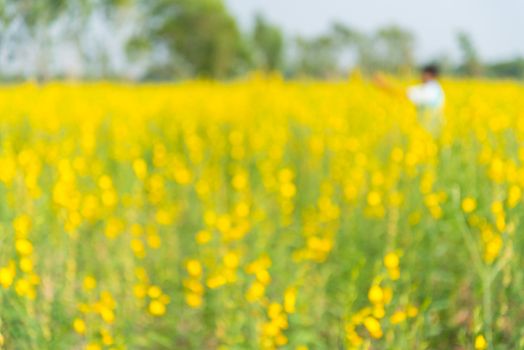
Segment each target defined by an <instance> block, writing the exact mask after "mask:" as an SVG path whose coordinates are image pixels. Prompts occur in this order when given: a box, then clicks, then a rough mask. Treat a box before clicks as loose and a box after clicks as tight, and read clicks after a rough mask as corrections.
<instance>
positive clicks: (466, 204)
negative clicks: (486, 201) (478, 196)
mask: <svg viewBox="0 0 524 350" xmlns="http://www.w3.org/2000/svg"><path fill="white" fill-rule="evenodd" d="M476 208H477V201H476V200H475V199H474V198H472V197H466V198H464V199H463V200H462V210H463V211H464V212H465V213H466V214H469V213H471V212H473V211H474V210H475V209H476Z"/></svg>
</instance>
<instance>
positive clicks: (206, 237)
mask: <svg viewBox="0 0 524 350" xmlns="http://www.w3.org/2000/svg"><path fill="white" fill-rule="evenodd" d="M196 241H197V243H198V244H206V243H208V242H209V241H211V233H209V231H206V230H201V231H198V232H197V234H196Z"/></svg>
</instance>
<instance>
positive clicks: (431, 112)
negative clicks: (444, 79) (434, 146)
mask: <svg viewBox="0 0 524 350" xmlns="http://www.w3.org/2000/svg"><path fill="white" fill-rule="evenodd" d="M438 77H439V69H438V67H437V66H436V65H433V64H430V65H427V66H425V67H424V68H422V71H421V83H420V84H418V85H413V86H410V87H408V88H407V90H406V92H405V95H404V94H402V95H404V96H405V97H407V99H408V100H409V101H411V102H412V103H413V104H414V105H415V107H416V108H417V116H418V121H419V123H420V124H421V125H422V127H423V128H424V129H426V131H428V132H429V133H430V134H431V135H433V137H435V138H436V137H438V136H439V135H440V133H441V131H442V127H443V125H444V116H443V109H444V102H445V94H444V90H443V89H442V86H441V85H440V83H439V81H438ZM374 81H375V84H376V85H377V86H379V87H381V88H383V89H385V90H387V91H390V92H394V91H395V89H394V88H393V86H392V84H391V83H389V82H388V81H387V80H386V79H385V78H384V77H383V76H382V75H377V76H375V79H374Z"/></svg>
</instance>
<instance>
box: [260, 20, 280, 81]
mask: <svg viewBox="0 0 524 350" xmlns="http://www.w3.org/2000/svg"><path fill="white" fill-rule="evenodd" d="M252 43H253V49H254V50H253V51H254V63H255V67H256V68H257V69H261V70H263V71H266V72H271V71H276V70H279V69H282V64H283V60H284V37H283V35H282V31H281V30H280V28H278V27H277V26H275V25H272V24H271V23H269V22H268V21H267V20H266V19H265V18H264V17H263V16H262V15H260V14H258V15H257V16H256V17H255V26H254V28H253V33H252Z"/></svg>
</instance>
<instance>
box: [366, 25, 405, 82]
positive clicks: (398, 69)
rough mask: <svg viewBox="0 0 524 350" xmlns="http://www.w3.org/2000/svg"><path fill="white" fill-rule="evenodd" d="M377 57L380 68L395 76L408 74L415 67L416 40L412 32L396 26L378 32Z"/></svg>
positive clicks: (375, 43) (376, 41)
mask: <svg viewBox="0 0 524 350" xmlns="http://www.w3.org/2000/svg"><path fill="white" fill-rule="evenodd" d="M374 41H375V42H374V50H375V57H376V58H377V61H378V62H379V65H380V68H381V69H383V70H386V71H388V72H391V73H395V74H407V73H409V72H411V70H412V69H413V66H414V58H413V47H414V42H415V38H414V36H413V34H411V32H409V31H408V30H406V29H403V28H401V27H399V26H396V25H391V26H387V27H384V28H381V29H379V30H378V31H377V33H376V34H375V38H374Z"/></svg>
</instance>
